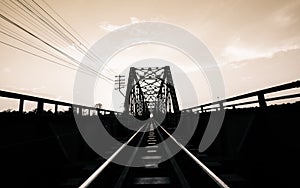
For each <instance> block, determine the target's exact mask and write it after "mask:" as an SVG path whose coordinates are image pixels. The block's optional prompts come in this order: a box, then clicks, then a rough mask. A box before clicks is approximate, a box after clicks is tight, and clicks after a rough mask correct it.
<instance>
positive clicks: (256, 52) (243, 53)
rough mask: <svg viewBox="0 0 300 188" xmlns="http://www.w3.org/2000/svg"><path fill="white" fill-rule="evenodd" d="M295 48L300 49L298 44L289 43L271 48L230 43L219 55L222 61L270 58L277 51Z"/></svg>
mask: <svg viewBox="0 0 300 188" xmlns="http://www.w3.org/2000/svg"><path fill="white" fill-rule="evenodd" d="M295 49H300V46H299V45H296V44H291V45H283V46H278V47H273V48H268V47H265V48H264V47H255V46H251V47H249V46H243V45H241V44H230V45H227V46H226V47H225V48H224V49H223V51H222V54H221V56H222V57H223V60H224V61H223V62H224V63H228V62H238V61H244V60H251V59H258V58H271V57H273V56H274V55H275V54H277V53H279V52H286V51H289V50H295Z"/></svg>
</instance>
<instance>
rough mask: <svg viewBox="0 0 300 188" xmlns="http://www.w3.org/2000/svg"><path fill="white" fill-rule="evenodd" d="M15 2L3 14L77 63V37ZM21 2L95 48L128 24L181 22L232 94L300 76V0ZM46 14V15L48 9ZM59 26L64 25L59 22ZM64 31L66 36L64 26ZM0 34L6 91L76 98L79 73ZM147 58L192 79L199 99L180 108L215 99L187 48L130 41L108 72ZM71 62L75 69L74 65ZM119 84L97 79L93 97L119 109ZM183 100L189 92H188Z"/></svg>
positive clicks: (0, 84)
mask: <svg viewBox="0 0 300 188" xmlns="http://www.w3.org/2000/svg"><path fill="white" fill-rule="evenodd" d="M13 2H14V1H13ZM13 2H10V1H6V0H5V1H1V3H0V8H1V14H2V15H5V16H6V17H8V18H10V19H11V20H14V21H15V22H16V23H19V24H20V25H22V26H23V27H24V28H27V29H28V30H29V31H32V32H33V33H35V34H36V35H37V36H39V37H40V38H42V39H44V40H45V41H48V42H49V43H51V44H53V45H54V46H56V47H57V48H59V49H61V50H62V51H64V52H67V53H68V54H70V55H71V56H72V57H74V58H75V59H76V60H77V61H78V62H80V61H81V60H82V58H83V54H81V53H78V50H77V51H76V48H77V47H78V46H76V45H74V44H72V42H69V43H68V42H66V41H61V40H59V39H55V38H53V37H52V34H51V33H50V34H49V33H47V32H46V30H45V29H43V27H41V26H40V25H39V24H41V23H38V22H37V21H35V20H32V19H29V18H32V17H29V16H30V15H29V14H28V10H27V12H26V8H25V7H24V6H23V7H22V4H18V3H16V2H15V3H13ZM21 2H23V5H27V7H29V6H31V7H34V8H36V10H39V9H38V6H37V4H38V5H39V6H41V7H42V8H44V9H45V10H46V11H47V12H48V13H50V15H52V16H53V17H54V18H55V19H56V20H58V21H59V23H60V24H61V25H62V26H64V27H65V28H67V30H68V31H70V32H71V33H72V34H73V35H75V36H76V37H77V38H79V39H80V41H81V42H82V43H84V44H85V46H86V47H87V48H90V47H92V46H93V44H95V43H96V42H97V41H99V40H100V39H101V38H102V37H104V36H106V35H107V34H109V33H110V32H113V31H114V30H116V29H118V28H120V27H122V26H124V25H128V24H134V23H139V22H146V21H154V22H155V21H157V22H164V23H168V24H172V25H176V26H178V27H181V28H183V29H185V30H186V31H188V32H190V33H191V34H193V35H194V36H196V37H197V38H198V39H199V40H201V41H202V42H203V43H204V44H205V45H206V46H207V48H208V49H209V50H210V52H211V53H212V54H213V56H214V57H215V59H216V61H217V63H218V66H219V69H220V70H221V73H222V76H223V80H224V86H225V92H226V97H230V96H236V95H239V94H243V93H247V92H250V91H255V90H259V89H263V88H267V87H271V86H274V85H279V84H283V83H288V82H292V81H295V80H298V79H299V78H300V61H299V60H300V1H299V0H282V1H281V0H278V1H274V0H264V1H260V0H251V1H250V0H243V1H242V0H212V1H204V0H203V1H202V0H197V1H196V0H185V1H183V0H181V1H180V0H164V1H159V0H130V1H129V0H122V1H121V0H120V1H116V0H107V1H104V0H64V1H60V0H34V1H29V0H26V1H24V0H23V1H21ZM34 3H36V4H34ZM20 7H21V8H23V9H21V8H20ZM40 12H42V11H41V10H40ZM31 14H32V13H31ZM26 16H28V18H27V17H26ZM40 16H45V17H46V16H47V15H46V14H45V13H43V14H42V15H40ZM40 21H41V20H40ZM52 23H54V22H52ZM0 24H1V26H0V28H1V30H0V31H2V32H4V31H7V33H10V34H12V33H13V32H14V34H17V35H16V36H18V37H22V39H24V40H27V41H28V43H31V44H35V45H37V46H39V47H41V48H43V49H45V51H47V52H51V53H53V54H57V51H55V50H53V49H49V46H47V45H45V43H42V42H40V41H38V40H37V39H36V38H33V37H32V36H30V35H28V33H26V32H24V31H22V30H20V28H17V27H16V26H13V25H11V24H10V23H8V22H7V21H6V20H4V19H3V18H1V19H0ZM54 24H55V25H56V26H58V25H57V23H54ZM36 26H37V27H36ZM7 29H9V30H7ZM52 32H54V31H52ZM65 34H66V35H68V34H67V33H66V32H65ZM53 36H54V35H53ZM54 37H55V36H54ZM0 40H1V41H2V43H0V50H1V61H0V89H1V90H5V91H12V92H17V93H24V94H29V95H34V96H41V97H44V98H50V99H55V100H60V101H66V102H72V101H73V87H74V80H75V75H76V71H74V70H71V69H69V68H66V67H63V66H61V65H57V64H54V63H53V62H52V63H51V62H49V61H47V60H45V59H41V58H40V57H36V56H33V55H30V54H28V53H26V52H23V51H20V50H17V49H15V48H12V47H11V46H8V45H6V44H10V45H13V46H17V47H19V48H21V49H25V50H27V51H30V52H33V53H35V54H39V55H40V56H42V57H47V58H48V59H51V60H54V58H53V57H52V56H49V55H47V54H45V53H41V52H40V51H37V50H36V49H33V48H32V47H29V46H28V45H25V44H24V43H20V42H18V41H16V40H14V39H12V38H11V37H8V36H7V35H5V34H3V33H0ZM74 41H75V40H74ZM3 42H4V43H6V44H3ZM76 43H77V42H76V41H75V44H76ZM77 45H80V44H79V43H77ZM59 56H60V57H61V59H63V60H66V59H67V58H66V57H62V56H61V54H60V55H59ZM146 58H161V59H166V60H167V61H171V62H173V63H174V64H176V65H177V66H178V67H179V68H180V69H181V70H182V71H183V73H184V74H185V75H186V76H187V77H188V78H189V79H190V81H191V83H192V84H193V86H194V88H195V90H196V93H197V97H198V101H197V102H196V103H197V104H195V102H194V101H188V100H186V101H183V100H182V99H181V100H180V103H181V104H180V106H181V108H186V107H191V106H196V105H199V104H203V103H205V102H209V101H211V100H216V99H213V98H212V96H211V95H210V89H209V84H208V83H207V79H206V78H205V75H204V74H203V72H201V71H199V70H197V69H195V68H194V67H193V63H192V62H189V60H188V59H187V58H186V57H184V56H183V55H182V54H180V53H179V52H176V51H174V50H173V49H170V48H167V47H164V46H157V45H141V46H138V47H132V48H129V49H126V50H124V51H122V52H120V53H119V54H117V55H116V56H114V57H113V58H112V59H111V61H110V62H108V63H107V65H108V67H109V69H110V70H112V71H113V72H114V73H117V74H119V73H122V72H123V71H124V70H125V69H126V68H128V67H130V65H131V64H133V63H135V62H137V61H140V60H143V59H146ZM55 61H56V62H59V63H60V64H65V65H67V64H66V62H65V61H61V60H57V59H55ZM149 66H151V65H149ZM72 67H75V69H76V66H74V65H72ZM103 74H105V75H106V76H108V77H110V78H112V79H114V74H112V73H111V72H109V71H107V70H104V72H103ZM173 77H174V84H175V87H177V88H182V87H183V85H182V83H180V76H176V74H175V73H174V75H173ZM176 83H177V84H176ZM113 88H114V86H113V84H108V83H107V82H106V81H104V80H101V79H99V80H98V82H97V85H96V86H95V99H94V101H95V103H98V102H99V103H102V104H103V108H106V109H112V108H114V107H113V105H112V102H111V101H113V99H112V93H113V92H116V91H114V89H113ZM118 97H121V96H120V95H119V96H118ZM181 98H188V97H187V96H186V94H183V95H182V96H181ZM13 103H14V104H13ZM0 104H1V108H0V110H2V109H4V108H7V106H9V105H11V106H14V105H15V106H16V104H15V102H11V100H4V99H1V98H0ZM120 105H121V104H120ZM117 106H118V105H117Z"/></svg>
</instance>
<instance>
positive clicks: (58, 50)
mask: <svg viewBox="0 0 300 188" xmlns="http://www.w3.org/2000/svg"><path fill="white" fill-rule="evenodd" d="M0 17H1V18H2V19H4V20H5V21H7V22H9V23H10V24H12V25H14V26H16V27H18V28H19V29H21V30H22V31H24V32H26V33H27V34H29V35H30V36H32V37H34V38H35V39H38V40H39V41H41V42H42V43H44V44H45V45H47V46H49V47H50V48H52V49H54V50H55V51H57V52H59V53H61V54H62V55H64V56H66V57H67V58H69V59H70V60H72V61H74V62H75V63H77V64H80V62H78V61H77V60H76V59H74V58H73V57H71V56H70V55H68V54H66V53H65V52H63V51H62V50H60V49H58V48H57V47H55V46H53V45H51V44H50V43H48V42H46V41H45V40H43V39H41V38H40V37H38V36H37V35H35V34H33V33H32V32H30V31H28V30H26V29H25V28H23V27H22V26H20V25H19V24H17V23H15V22H13V21H12V20H10V19H9V18H7V17H6V16H4V15H3V14H0ZM83 66H84V68H87V69H89V70H91V71H92V72H95V73H96V74H100V73H98V72H97V71H95V70H94V69H92V68H90V67H88V66H87V65H85V64H83ZM100 75H101V76H102V77H104V78H106V79H108V80H110V81H113V80H112V79H110V78H108V77H107V76H105V75H103V74H100Z"/></svg>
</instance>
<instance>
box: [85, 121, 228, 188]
mask: <svg viewBox="0 0 300 188" xmlns="http://www.w3.org/2000/svg"><path fill="white" fill-rule="evenodd" d="M168 137H170V138H171V140H172V143H171V145H172V147H174V146H175V147H180V151H179V152H178V153H177V154H176V155H174V156H173V157H170V159H168V160H166V161H162V159H163V156H166V155H169V156H170V155H171V151H170V150H171V148H170V146H169V145H167V144H166V143H165V142H164V143H163V144H160V145H157V144H158V143H160V142H162V141H163V140H165V139H166V138H168ZM127 145H131V146H135V147H136V149H135V150H134V152H132V154H131V156H130V157H129V158H128V162H127V164H128V165H127V166H122V165H118V164H115V163H113V162H112V161H113V160H114V158H116V157H118V156H119V155H121V154H122V152H123V149H124V148H125V147H126V146H127ZM138 147H145V150H142V151H140V150H138V149H137V148H138ZM135 160H140V161H142V164H143V166H142V167H131V164H132V163H133V162H134V161H135ZM85 187H89V188H93V187H115V188H121V187H122V188H123V187H125V188H127V187H137V188H138V187H166V188H167V187H172V188H173V187H187V188H188V187H210V188H213V187H222V188H227V187H228V186H227V185H226V184H225V183H224V182H223V181H222V180H221V179H220V178H219V177H217V176H216V175H215V174H214V173H213V172H212V171H211V170H210V169H208V168H207V167H206V166H205V165H204V164H203V163H202V162H201V161H199V160H198V159H197V158H196V157H195V156H194V155H193V154H192V153H190V152H189V151H188V150H187V149H186V148H185V147H184V146H183V145H181V144H180V142H179V141H178V140H177V139H175V138H174V137H173V136H172V135H170V134H169V133H168V132H167V131H166V130H165V129H164V128H163V127H162V126H160V125H159V124H158V123H157V122H156V121H155V120H149V121H148V122H147V123H145V124H144V125H143V126H142V127H141V128H140V129H139V130H138V131H137V132H136V133H135V134H134V135H133V136H132V137H131V138H130V139H129V140H128V141H127V142H126V143H124V144H123V145H122V146H121V147H120V148H118V150H116V151H115V152H114V153H113V154H112V155H111V157H110V158H108V159H107V160H106V161H105V162H104V163H103V164H102V165H101V166H100V167H99V168H98V169H97V170H96V171H94V173H93V174H92V175H90V176H89V178H87V179H86V180H85V181H84V182H83V183H82V184H81V186H80V188H85Z"/></svg>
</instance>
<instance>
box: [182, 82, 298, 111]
mask: <svg viewBox="0 0 300 188" xmlns="http://www.w3.org/2000/svg"><path fill="white" fill-rule="evenodd" d="M298 87H300V80H297V81H294V82H291V83H287V84H282V85H279V86H274V87H271V88H267V89H262V90H258V91H254V92H250V93H247V94H242V95H239V96H235V97H230V98H228V99H223V100H219V101H215V102H210V103H206V104H202V105H199V106H195V107H190V108H186V109H184V110H182V111H183V112H184V111H192V110H201V111H204V107H209V106H212V105H219V106H220V108H224V107H235V106H240V105H246V104H253V103H259V106H260V107H266V106H267V104H266V102H267V101H275V100H281V99H291V98H297V97H300V94H291V95H285V96H279V97H273V98H268V99H265V96H264V95H265V94H269V93H274V92H278V91H284V90H288V89H293V88H298ZM255 96H257V98H258V100H252V101H247V102H241V103H237V104H231V105H226V104H225V103H228V102H233V101H238V100H241V99H246V98H249V97H255ZM209 109H216V107H212V108H209ZM206 110H208V109H206Z"/></svg>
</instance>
